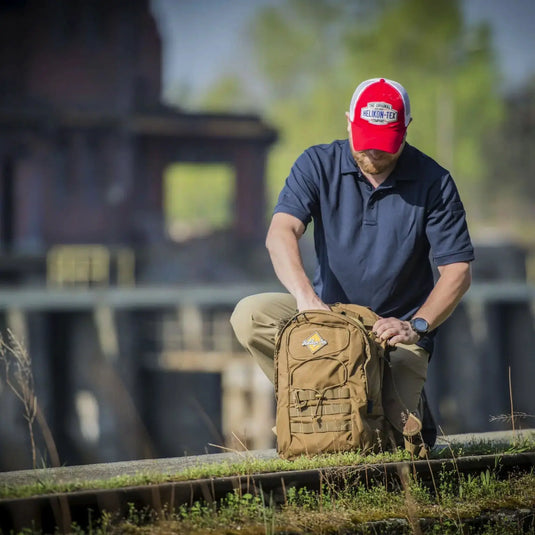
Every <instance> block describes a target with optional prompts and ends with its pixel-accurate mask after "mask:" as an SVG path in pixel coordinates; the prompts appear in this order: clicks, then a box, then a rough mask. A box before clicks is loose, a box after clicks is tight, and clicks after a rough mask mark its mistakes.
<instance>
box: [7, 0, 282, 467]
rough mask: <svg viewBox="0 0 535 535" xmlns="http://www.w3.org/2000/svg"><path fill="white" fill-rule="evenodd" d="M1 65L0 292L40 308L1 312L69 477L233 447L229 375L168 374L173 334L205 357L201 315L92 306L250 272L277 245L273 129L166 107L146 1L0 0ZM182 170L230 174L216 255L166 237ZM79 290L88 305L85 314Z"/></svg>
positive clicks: (11, 451) (18, 431) (17, 424)
mask: <svg viewBox="0 0 535 535" xmlns="http://www.w3.org/2000/svg"><path fill="white" fill-rule="evenodd" d="M0 57H1V60H0V287H1V288H0V293H2V292H7V291H12V290H13V289H14V288H18V289H20V291H21V292H23V293H24V290H25V289H30V288H31V289H32V291H33V292H34V293H31V292H30V293H29V294H25V295H29V301H26V303H31V305H30V308H31V311H28V309H26V308H24V306H23V305H20V304H19V301H17V297H16V296H15V297H13V298H12V299H11V298H7V297H6V299H5V300H4V303H5V304H4V308H3V314H2V318H1V322H2V327H3V328H2V333H3V334H4V335H5V333H6V332H7V328H11V330H12V331H13V332H15V333H16V334H17V335H18V336H20V337H24V338H25V342H26V344H27V346H28V349H29V351H30V354H31V357H32V360H33V366H34V374H35V380H36V391H37V394H38V397H39V401H40V403H41V404H42V406H43V409H44V412H45V414H46V415H47V417H48V419H49V421H50V425H51V427H52V432H53V435H54V436H55V437H56V440H57V442H58V447H59V450H60V457H61V458H62V459H63V460H64V461H65V462H68V463H70V464H72V463H73V462H94V461H98V460H117V459H121V458H123V459H124V458H135V457H139V456H148V455H170V454H173V453H175V454H182V453H184V452H185V451H190V452H191V451H199V450H200V451H202V450H203V448H205V447H206V446H205V444H206V443H207V442H210V441H211V442H216V443H220V444H222V443H223V441H224V439H223V438H221V432H222V423H221V421H222V418H223V416H222V415H221V396H222V390H224V388H223V387H222V383H221V381H222V380H221V377H222V365H219V367H217V366H216V368H215V369H214V368H213V366H212V373H211V374H203V375H202V376H200V375H199V374H197V373H196V368H198V367H199V365H195V363H194V364H193V365H190V366H189V368H188V369H189V370H190V371H189V372H186V371H184V366H180V368H181V372H177V371H176V370H175V371H174V372H173V371H172V370H170V369H169V366H167V368H168V369H167V371H165V370H163V368H162V366H160V365H159V364H158V363H157V359H158V358H159V357H158V355H161V354H163V352H164V350H165V348H169V347H170V346H169V342H168V341H167V339H165V340H164V335H165V336H167V337H168V338H169V337H174V339H176V338H177V337H178V338H179V339H180V340H179V341H178V342H176V344H175V346H177V344H178V346H180V344H182V345H183V346H184V347H186V348H189V349H190V350H191V348H192V347H195V349H196V350H197V355H199V354H201V353H200V352H199V350H200V348H199V344H198V343H197V342H195V341H193V342H192V341H191V340H192V338H194V336H193V335H194V334H197V335H199V336H204V333H202V332H201V333H200V332H199V331H198V328H197V327H196V326H195V325H198V320H199V314H201V312H199V310H198V309H195V308H194V310H193V312H191V310H190V311H189V312H188V310H186V311H184V310H182V309H181V308H180V307H181V305H180V302H179V300H177V302H176V304H175V306H169V305H167V307H163V308H165V310H162V307H159V305H158V304H157V303H156V302H155V301H154V299H153V297H151V295H152V294H150V295H148V297H147V298H146V299H145V301H144V303H147V302H148V303H149V308H148V309H147V306H142V305H139V306H137V307H136V306H133V307H130V308H127V309H125V308H123V309H121V311H117V310H115V309H110V308H109V307H108V306H107V305H106V303H107V301H106V298H104V301H103V303H104V306H101V307H96V306H95V305H94V303H93V302H92V301H91V299H92V297H91V296H92V295H94V292H96V291H99V292H101V293H102V295H108V294H107V293H106V292H107V291H108V290H109V289H110V288H115V289H116V290H117V288H119V290H120V291H121V292H122V293H121V294H120V296H119V298H118V300H119V301H120V302H122V301H123V296H125V295H127V296H128V295H131V293H132V292H135V291H136V289H135V288H133V286H134V285H136V284H139V283H140V282H141V283H144V284H156V283H160V282H162V281H165V282H176V281H177V280H180V282H184V274H183V273H184V271H185V270H184V269H183V268H182V266H184V265H189V266H190V269H189V271H185V272H186V276H187V275H188V274H189V275H190V277H191V279H195V280H196V281H197V282H199V283H206V282H211V281H214V280H218V278H219V279H221V278H222V279H225V274H227V275H228V273H234V272H236V273H237V274H235V275H234V277H235V278H239V277H240V275H241V274H243V273H245V272H246V267H245V264H246V263H247V260H248V259H247V255H248V251H252V250H253V249H254V247H249V245H251V244H258V243H260V242H261V240H262V239H263V235H264V232H265V218H264V217H263V214H264V213H265V194H264V168H265V163H266V155H267V152H268V149H269V147H270V145H271V144H272V143H273V142H274V140H275V138H276V134H275V132H274V130H273V129H271V128H270V127H269V126H267V125H266V124H264V123H263V122H262V120H261V119H260V118H259V117H256V116H249V115H235V114H192V113H185V112H183V111H181V110H178V109H173V108H170V107H166V106H164V105H162V104H161V103H160V93H161V41H160V36H159V34H158V31H157V27H156V24H155V21H154V19H153V17H152V14H151V11H150V4H149V0H114V1H112V2H110V1H108V0H91V1H89V0H0ZM173 162H193V163H206V162H209V163H213V162H218V163H224V164H227V165H229V166H230V167H231V168H232V169H233V170H234V189H233V191H234V202H233V207H234V210H233V221H232V224H231V228H230V229H229V231H228V232H222V233H220V235H218V236H217V238H216V239H214V242H213V243H211V244H208V245H207V246H205V247H203V246H202V245H201V246H199V245H198V244H194V245H193V246H192V247H193V250H192V249H191V247H190V248H188V246H187V245H184V244H182V245H181V246H179V245H177V244H174V243H171V242H170V241H169V240H167V237H166V234H165V229H164V213H163V196H164V193H163V175H164V170H165V169H166V167H167V166H168V165H169V164H171V163H173ZM244 245H247V246H248V247H244ZM207 247H208V248H209V249H210V248H211V253H212V254H210V252H208V254H207V253H206V248H207ZM222 251H226V252H227V253H233V252H234V253H235V254H225V255H220V253H221V252H222ZM252 254H254V253H252ZM216 255H219V256H216ZM216 257H217V263H218V265H217V269H214V258H216ZM233 266H234V267H233ZM181 268H182V271H181ZM233 270H234V271H233ZM181 277H182V279H181ZM186 282H190V281H186ZM45 286H46V287H47V289H48V291H47V292H46V293H44V294H41V295H43V299H42V301H41V304H40V305H36V293H35V292H36V291H38V289H39V288H44V287H45ZM2 288H3V290H2ZM80 291H82V292H84V291H85V292H86V293H84V295H85V296H87V295H89V298H88V299H89V300H88V301H87V302H85V304H83V305H82V306H80V307H78V308H76V307H75V308H73V306H72V305H71V303H74V302H76V300H77V299H79V298H80ZM69 292H70V293H69ZM129 292H130V293H129ZM65 294H67V295H69V296H71V297H67V298H66V301H61V299H62V298H63V297H64V296H65ZM4 295H5V294H4ZM17 295H20V294H17ZM58 296H62V297H58ZM178 297H179V298H180V295H179V296H178ZM10 299H11V300H10ZM58 299H59V301H58ZM21 306H22V308H21ZM229 306H230V305H228V307H229ZM228 307H227V308H228ZM208 313H209V314H211V317H212V316H214V314H215V315H217V313H215V312H213V311H212V312H207V314H208ZM168 316H169V317H171V319H167V318H168ZM186 317H187V318H190V322H191V326H190V327H189V328H188V326H187V325H186V329H185V331H186V332H185V333H184V334H183V336H181V335H180V334H177V333H180V332H181V328H180V321H182V320H181V318H186ZM196 321H197V323H195V322H196ZM201 321H202V318H201ZM220 323H221V322H220ZM220 323H218V322H217V321H216V320H210V321H209V325H211V326H213V325H216V328H217V325H220ZM227 323H228V321H227ZM166 324H170V325H172V327H167V328H166V327H164V326H165V325H166ZM210 328H211V327H210ZM201 330H202V327H201ZM164 331H165V333H167V331H169V333H170V334H165V333H164ZM175 331H176V332H175ZM225 336H226V339H228V338H229V337H230V332H227V331H225V332H224V333H222V334H221V336H218V337H217V340H220V339H224V338H225ZM183 340H186V342H183ZM217 343H219V342H216V344H217ZM221 343H222V344H223V345H224V346H225V349H224V350H223V349H222V350H221V351H220V353H221V352H222V351H223V352H224V351H226V352H227V354H228V353H229V352H232V350H233V346H232V344H233V342H232V341H231V342H228V341H227V342H221ZM225 344H226V345H225ZM229 344H230V345H229ZM171 345H172V344H171ZM178 346H177V347H178ZM190 357H191V351H190ZM151 359H152V360H151ZM175 367H176V366H175ZM201 367H202V366H201ZM223 376H224V373H223ZM2 384H4V383H3V382H2ZM0 396H1V398H0V399H1V400H2V404H3V413H4V416H5V417H4V418H3V422H2V423H1V424H0V441H1V443H2V448H0V450H1V453H0V467H3V468H17V467H21V466H23V465H24V464H25V463H27V460H28V459H29V457H28V455H27V430H26V429H25V424H24V419H23V415H22V410H21V407H20V406H19V405H18V402H17V401H16V399H15V398H14V397H13V396H12V395H11V393H10V392H9V389H7V388H5V384H4V388H2V390H1V391H0ZM186 400H187V401H186ZM199 400H200V401H199ZM188 403H189V404H192V403H193V404H194V403H197V405H198V406H196V407H194V408H193V409H190V408H188V407H189V406H188ZM199 415H201V416H199ZM202 415H205V417H206V418H207V419H208V420H212V422H211V424H210V425H211V427H210V426H208V427H209V428H210V431H209V432H207V431H206V429H207V426H206V425H205V422H203V421H202V418H203V416H202ZM187 422H190V424H189V427H188V425H187ZM36 425H37V424H36ZM212 431H213V432H212ZM216 431H217V432H216ZM177 433H178V434H179V435H180V437H179V438H177ZM214 433H215V434H214ZM217 435H219V436H217ZM148 444H150V447H149V446H148ZM163 444H169V446H168V447H164V446H162V445H163Z"/></svg>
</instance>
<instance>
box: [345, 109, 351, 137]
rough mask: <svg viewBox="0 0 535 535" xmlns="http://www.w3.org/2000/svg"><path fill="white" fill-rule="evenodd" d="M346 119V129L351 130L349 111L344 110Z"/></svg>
mask: <svg viewBox="0 0 535 535" xmlns="http://www.w3.org/2000/svg"><path fill="white" fill-rule="evenodd" d="M346 119H347V131H348V132H350V131H351V120H350V119H349V112H348V111H346Z"/></svg>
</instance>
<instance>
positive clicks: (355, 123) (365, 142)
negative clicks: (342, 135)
mask: <svg viewBox="0 0 535 535" xmlns="http://www.w3.org/2000/svg"><path fill="white" fill-rule="evenodd" d="M349 120H350V122H351V136H352V139H353V148H354V149H355V150H356V151H361V150H368V149H376V150H382V151H385V152H390V153H392V154H394V153H396V152H397V151H398V150H399V148H400V147H401V143H402V142H403V136H404V135H405V132H406V131H407V127H408V126H409V123H410V122H411V104H410V101H409V95H408V94H407V91H405V88H404V87H403V86H402V85H401V84H399V83H398V82H394V81H392V80H387V79H386V78H372V79H371V80H366V81H365V82H362V83H361V84H360V85H359V86H358V87H357V89H355V92H354V93H353V98H352V99H351V105H350V107H349Z"/></svg>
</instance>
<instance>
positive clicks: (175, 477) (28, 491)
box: [0, 439, 535, 498]
mask: <svg viewBox="0 0 535 535" xmlns="http://www.w3.org/2000/svg"><path fill="white" fill-rule="evenodd" d="M526 451H535V440H533V439H525V440H522V441H520V442H516V443H514V444H492V443H488V442H478V443H473V444H469V445H468V446H451V447H446V448H442V449H437V448H435V449H434V450H433V451H432V452H431V454H430V458H436V459H446V458H452V457H455V458H458V457H463V456H467V455H485V454H506V453H519V452H526ZM407 460H411V457H410V454H409V453H408V452H406V451H404V450H400V451H397V452H394V453H387V452H385V453H379V454H369V455H363V454H361V453H359V452H347V453H339V454H328V455H316V456H314V457H310V458H308V457H301V458H298V459H296V460H294V461H286V460H284V459H279V458H276V459H268V460H260V459H255V458H253V457H245V458H244V460H243V461H241V462H232V463H230V462H222V463H213V464H199V465H198V466H195V467H188V468H186V469H184V470H182V471H179V472H176V473H174V474H165V473H158V472H145V473H139V474H136V475H128V476H126V475H125V476H117V477H112V478H109V479H95V480H88V481H73V482H69V483H57V482H54V481H53V480H47V477H46V474H45V476H44V477H43V478H41V479H40V480H39V481H38V482H36V483H34V484H31V485H18V486H9V485H6V484H4V485H0V498H21V497H28V496H34V495H40V494H50V493H59V492H75V491H80V490H92V489H114V488H121V487H127V486H139V485H152V484H158V483H165V482H177V481H190V480H196V479H204V478H217V477H225V476H246V475H253V474H263V473H269V472H285V471H289V470H313V469H319V468H328V467H344V466H359V465H364V464H383V463H391V462H399V461H407Z"/></svg>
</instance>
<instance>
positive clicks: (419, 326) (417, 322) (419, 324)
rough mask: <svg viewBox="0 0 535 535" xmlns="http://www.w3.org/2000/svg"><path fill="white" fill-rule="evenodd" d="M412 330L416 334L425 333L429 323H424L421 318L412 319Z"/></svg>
mask: <svg viewBox="0 0 535 535" xmlns="http://www.w3.org/2000/svg"><path fill="white" fill-rule="evenodd" d="M412 328H413V329H414V330H415V331H416V332H417V333H426V332H427V331H428V329H429V323H427V321H425V320H424V319H423V318H414V319H413V320H412Z"/></svg>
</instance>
